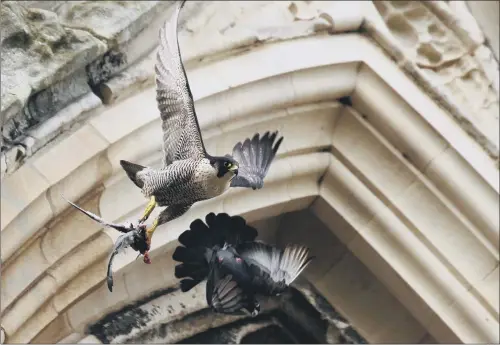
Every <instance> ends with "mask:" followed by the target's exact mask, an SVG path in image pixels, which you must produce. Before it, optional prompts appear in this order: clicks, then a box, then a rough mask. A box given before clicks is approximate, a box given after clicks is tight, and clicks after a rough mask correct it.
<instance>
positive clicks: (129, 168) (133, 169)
mask: <svg viewBox="0 0 500 345" xmlns="http://www.w3.org/2000/svg"><path fill="white" fill-rule="evenodd" d="M120 165H121V166H122V168H123V170H125V172H126V173H127V176H128V178H129V179H131V180H132V182H134V184H135V185H136V186H137V187H139V188H141V189H142V187H143V186H144V182H143V181H141V180H140V179H138V178H137V173H138V172H139V171H141V170H143V169H145V168H146V167H144V166H142V165H139V164H135V163H130V162H128V161H125V160H120Z"/></svg>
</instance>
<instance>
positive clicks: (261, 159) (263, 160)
mask: <svg viewBox="0 0 500 345" xmlns="http://www.w3.org/2000/svg"><path fill="white" fill-rule="evenodd" d="M277 135H278V132H274V133H272V134H270V133H269V132H266V133H265V134H264V135H263V136H262V138H260V136H259V134H258V133H257V134H255V135H254V136H253V138H252V139H251V140H250V139H246V140H245V141H244V142H243V144H242V143H241V142H239V143H237V144H236V145H235V146H234V148H233V157H234V159H235V160H236V161H238V164H239V166H238V175H237V176H235V177H234V178H233V179H232V181H231V187H246V188H252V189H254V190H255V189H260V188H262V187H263V186H264V178H265V177H266V175H267V172H268V170H269V167H270V166H271V163H272V161H273V159H274V157H275V156H276V152H277V151H278V149H279V147H280V145H281V142H282V140H283V137H280V138H279V139H278V141H277V142H276V143H274V141H275V140H276V136H277Z"/></svg>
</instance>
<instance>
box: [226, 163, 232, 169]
mask: <svg viewBox="0 0 500 345" xmlns="http://www.w3.org/2000/svg"><path fill="white" fill-rule="evenodd" d="M224 166H225V167H226V168H230V167H231V166H232V164H231V163H229V162H224Z"/></svg>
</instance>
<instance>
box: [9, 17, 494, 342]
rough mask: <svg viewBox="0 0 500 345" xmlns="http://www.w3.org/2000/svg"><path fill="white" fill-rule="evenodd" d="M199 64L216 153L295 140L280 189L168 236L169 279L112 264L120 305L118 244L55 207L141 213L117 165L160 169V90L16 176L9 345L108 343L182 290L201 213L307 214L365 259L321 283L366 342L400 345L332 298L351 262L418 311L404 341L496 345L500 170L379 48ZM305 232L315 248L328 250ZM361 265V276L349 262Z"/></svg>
mask: <svg viewBox="0 0 500 345" xmlns="http://www.w3.org/2000/svg"><path fill="white" fill-rule="evenodd" d="M297 13H302V14H301V15H303V16H306V14H307V13H308V12H307V11H305V10H304V12H300V11H297ZM304 13H305V14H304ZM306 17H307V16H306ZM304 52H307V54H304ZM300 54H302V55H301V56H303V57H304V58H303V59H285V60H284V59H283V58H282V57H283V56H290V57H293V56H298V55H300ZM261 61H266V64H262V63H261ZM190 66H191V67H190V68H189V69H188V71H187V73H188V77H189V80H190V84H191V86H192V89H193V94H194V97H195V99H196V107H197V112H198V114H199V116H200V125H201V127H202V131H203V136H204V138H206V144H207V149H208V150H209V151H210V152H214V153H215V154H222V153H225V152H227V151H228V150H230V148H231V147H232V145H233V144H234V142H236V141H238V140H241V138H244V137H246V136H248V135H252V134H253V133H254V132H255V131H256V130H257V131H263V130H269V129H270V128H276V129H279V130H280V131H281V132H282V133H283V134H284V135H285V138H286V140H285V141H284V143H283V146H282V150H280V151H281V152H280V155H279V157H278V160H277V161H276V163H275V164H274V165H273V167H272V168H271V170H270V175H269V179H268V181H266V188H264V189H263V190H262V191H259V192H254V193H251V192H248V193H247V192H241V191H231V192H229V193H228V194H227V195H226V196H224V197H221V198H217V199H216V200H212V201H209V202H206V203H200V204H198V205H196V206H195V207H193V209H192V212H191V213H190V215H189V216H188V217H181V218H180V219H178V220H176V221H174V222H172V224H169V226H168V227H160V228H159V229H158V231H157V232H156V233H155V240H154V241H153V244H154V248H153V251H152V258H153V261H154V260H157V262H158V263H159V264H160V266H155V267H161V269H158V270H154V269H153V268H143V266H140V267H138V266H136V265H135V264H134V259H135V255H133V254H132V253H131V254H130V255H126V256H124V257H122V258H121V259H120V260H119V261H118V262H117V263H116V267H115V269H116V272H115V277H116V292H114V293H112V294H109V293H108V291H107V290H106V289H105V286H104V283H103V277H104V271H105V260H106V258H105V257H106V254H107V253H108V250H109V248H110V246H111V243H112V240H113V239H114V238H115V237H116V234H114V233H113V232H110V231H107V230H104V231H101V230H102V229H100V228H98V227H96V226H95V225H93V224H91V222H88V221H86V220H84V219H83V218H79V217H78V215H77V214H76V213H75V212H73V211H72V210H68V209H67V205H66V204H65V203H64V201H63V200H61V198H60V197H59V195H60V194H61V193H62V194H63V195H65V196H66V197H68V198H70V199H71V200H75V201H78V203H80V204H81V205H82V206H84V207H85V208H87V209H90V210H91V211H93V212H95V213H97V214H100V215H102V216H103V217H105V218H106V219H109V220H125V219H128V218H130V219H135V218H137V217H138V215H139V213H140V211H141V208H142V207H144V203H145V201H144V199H142V198H141V195H140V192H139V191H138V190H137V188H135V187H134V186H133V185H131V184H130V183H129V181H127V179H126V177H125V176H124V173H123V172H122V171H121V170H120V167H119V164H118V160H119V159H129V160H132V161H136V162H138V163H142V164H152V165H156V164H158V163H159V162H160V160H161V157H160V153H159V151H160V147H161V142H160V140H161V129H160V128H161V127H160V125H159V119H158V118H157V116H156V109H155V107H156V105H155V104H154V101H153V100H154V89H153V88H146V89H145V90H144V91H142V92H141V93H138V94H134V95H132V96H130V97H129V98H127V99H120V98H117V100H119V102H116V103H115V104H113V105H112V106H111V107H109V108H108V109H106V110H105V111H104V112H102V113H101V114H99V115H98V116H96V117H94V118H92V119H91V120H90V121H88V122H87V123H85V124H84V125H82V126H81V127H80V128H77V129H76V130H75V131H74V132H71V133H69V135H67V136H61V137H60V138H59V141H58V142H57V145H53V146H50V147H46V148H44V149H43V150H41V151H40V152H39V153H38V154H37V155H35V156H33V157H32V158H31V159H30V160H29V161H28V162H27V164H25V165H23V166H22V167H21V169H19V170H17V171H16V172H15V173H14V174H12V175H10V176H8V177H7V178H5V179H4V180H3V181H2V202H1V207H2V224H1V229H2V264H3V265H2V289H1V293H2V296H1V297H2V311H1V313H2V327H3V328H4V329H5V332H6V336H7V341H8V342H9V341H11V342H28V341H35V340H36V341H38V342H53V341H58V340H66V341H70V340H71V341H79V340H82V342H87V341H91V340H92V339H94V341H96V339H97V338H96V337H95V336H90V335H89V338H85V339H82V337H83V336H84V334H85V330H86V329H88V326H89V325H92V324H95V323H96V321H98V319H99V318H101V317H102V316H103V315H107V314H109V313H111V312H117V311H119V310H122V311H123V309H122V308H123V307H124V306H125V305H127V304H130V303H133V302H134V301H138V300H140V299H141V298H144V297H145V296H147V295H148V294H150V293H152V292H154V291H157V290H158V289H160V288H162V287H165V286H172V285H173V284H174V282H173V281H172V277H173V273H172V270H171V268H172V267H171V262H170V263H169V262H168V260H167V259H165V260H167V261H165V262H163V261H162V260H164V259H162V258H165V257H168V255H166V253H168V251H169V250H171V249H172V248H173V246H175V239H176V237H177V236H178V235H179V233H180V232H181V231H182V230H184V229H185V228H186V226H187V225H188V224H189V222H190V221H191V220H192V219H193V218H196V217H203V216H204V215H205V214H206V213H207V212H210V211H213V212H229V213H231V214H242V215H244V216H245V217H246V218H247V219H248V220H249V221H252V222H254V221H267V220H268V219H271V218H272V217H275V216H278V215H280V214H284V213H288V212H292V211H298V210H303V209H308V210H310V211H311V212H312V213H314V215H315V216H316V217H317V218H319V219H320V220H321V222H323V223H324V224H326V225H327V226H328V231H331V232H332V233H334V234H335V236H337V237H338V238H340V239H341V241H342V242H343V243H344V244H345V246H346V247H347V248H348V250H349V252H350V253H351V254H349V255H348V258H346V261H345V263H344V264H343V265H342V266H341V268H342V269H341V268H338V267H337V268H335V267H333V268H332V267H331V266H328V265H327V266H326V267H321V266H314V267H312V268H311V273H310V275H311V277H308V279H311V281H314V285H315V287H316V288H317V289H318V290H319V291H320V293H321V294H322V295H323V296H325V298H326V299H327V300H328V302H329V303H331V304H332V305H334V306H335V307H336V308H338V309H339V310H341V311H343V315H345V317H346V319H348V320H349V323H351V324H352V325H353V327H354V328H356V329H360V333H361V334H363V336H364V337H365V338H366V339H367V341H372V342H383V341H384V339H388V335H387V334H388V333H383V332H382V333H378V334H377V332H376V331H377V329H379V328H380V327H378V326H379V325H377V324H373V323H370V320H372V319H376V318H375V317H373V318H370V319H368V320H367V318H366V316H365V318H363V314H365V315H372V314H369V313H368V310H366V308H367V307H366V305H368V304H366V305H364V308H365V309H361V310H364V313H361V312H355V311H353V309H356V308H358V307H359V305H357V304H356V301H357V300H356V299H354V298H347V297H345V296H340V295H338V294H335V293H329V291H332V288H331V287H332V286H334V285H333V284H334V283H333V282H337V284H338V285H339V286H341V287H342V289H343V290H342V291H344V292H346V293H347V292H349V290H353V286H351V285H349V284H344V285H342V284H341V282H340V281H339V280H336V278H337V277H338V275H339V274H340V273H339V272H341V273H342V274H347V273H349V270H352V269H353V267H358V268H360V269H365V270H369V271H370V272H372V273H373V275H375V276H376V277H377V279H378V280H380V282H381V284H382V285H383V286H384V289H382V288H377V291H383V292H381V293H383V294H386V296H388V297H387V299H388V300H391V301H392V302H391V303H393V304H394V306H399V307H398V308H400V310H401V313H403V314H401V315H405V317H401V316H400V314H394V315H390V314H389V313H387V314H384V315H385V317H384V318H383V319H386V320H390V321H391V323H393V324H394V323H398V322H401V325H402V326H401V327H399V328H398V329H399V330H401V329H404V330H405V334H406V335H407V336H408V334H410V335H411V336H412V337H413V338H411V341H412V342H413V341H415V342H418V341H425V339H427V341H429V339H430V341H432V340H437V341H440V342H450V341H451V342H457V341H462V342H498V337H499V336H498V293H497V292H498V227H499V226H498V212H497V210H498V206H499V205H498V190H499V186H498V169H497V168H496V167H495V164H494V162H492V160H491V158H490V157H488V155H487V154H486V153H485V151H484V149H483V147H481V145H479V144H477V142H475V141H474V140H473V139H472V138H471V137H470V136H468V135H466V133H464V131H463V129H462V128H461V127H460V126H459V125H457V123H456V122H455V121H454V120H453V118H452V117H450V116H449V113H447V112H446V111H444V110H443V108H441V107H440V106H439V104H436V102H434V101H433V99H432V98H431V97H429V95H428V94H426V93H424V92H422V89H421V88H420V87H419V86H417V85H416V84H415V82H414V80H412V79H410V78H409V77H408V76H407V75H405V73H403V72H402V71H401V69H400V68H399V67H398V66H397V65H396V64H395V63H394V62H393V61H391V59H390V58H388V57H387V55H386V54H385V52H384V51H383V50H382V49H380V48H379V47H378V46H377V45H375V44H374V43H373V41H371V40H370V39H369V38H367V37H363V36H362V35H359V34H354V33H351V34H336V35H333V36H329V35H318V36H313V37H303V38H300V39H296V40H288V41H286V40H285V41H280V42H269V43H265V44H257V45H256V46H252V47H251V48H249V49H247V50H246V51H242V50H239V49H236V50H234V51H229V52H227V53H225V54H222V53H221V52H220V51H219V52H217V54H214V55H212V56H211V59H206V60H205V61H197V62H196V63H195V60H193V61H192V63H191V64H190ZM241 66H245V67H246V68H244V69H242V68H241ZM213 75H217V76H218V78H216V79H214V78H213ZM249 95H252V97H249ZM148 107H149V108H148ZM139 112H140V113H141V114H144V116H140V117H139V116H137V113H139ZM304 133H314V134H315V135H313V136H312V135H303V134H304ZM138 142H141V143H143V145H137V143H138ZM76 150H78V152H79V155H75V154H74V152H76ZM55 162H57V164H55ZM299 219H301V218H299ZM270 222H271V221H270ZM296 222H298V220H297V221H296ZM266 224H268V223H265V224H264V225H263V226H268V225H266ZM346 224H347V225H346ZM297 228H298V229H300V230H301V231H299V232H298V234H299V235H300V234H302V237H300V236H299V235H297V236H299V237H297V238H300V239H301V241H304V243H306V241H308V240H310V241H312V240H313V239H314V238H316V237H315V236H309V237H311V238H308V237H307V236H306V237H305V238H304V234H306V233H307V231H308V230H309V229H307V228H306V227H297ZM20 229H22V231H19V230H20ZM75 229H78V230H80V231H75ZM297 238H296V239H295V240H294V241H297ZM308 244H309V243H308ZM310 245H311V246H314V245H315V244H314V243H310ZM315 248H316V249H315V253H321V251H322V250H323V252H326V253H328V254H330V255H324V256H323V258H322V259H321V260H318V262H323V263H328V264H332V263H331V261H328V260H329V259H331V256H332V255H331V254H332V253H335V252H336V250H335V249H334V247H332V246H330V247H322V246H320V245H318V244H316V247H315ZM321 248H323V249H321ZM325 248H326V249H325ZM464 252H467V253H468V255H467V256H464V255H463V253H464ZM354 257H357V258H359V260H360V261H361V262H362V263H360V264H357V265H354V264H352V261H353V260H354V259H353V258H354ZM83 258H85V259H83ZM470 258H473V260H469V259H470ZM28 263H29V264H28ZM325 265H326V264H325ZM150 266H153V265H150ZM140 268H142V270H141V269H140ZM138 270H140V272H141V274H143V278H142V279H140V280H138V279H136V278H134V277H135V276H134V272H138ZM321 278H324V279H323V280H321ZM359 286H363V284H361V283H360V284H359ZM370 291H371V290H370ZM386 291H390V293H387V292H386ZM199 293H200V294H201V295H202V291H200V292H199ZM339 296H340V297H339ZM349 296H350V295H349ZM364 296H365V298H367V299H368V300H370V296H371V298H372V301H373V295H370V294H367V295H364ZM377 296H378V295H377ZM341 297H342V298H341ZM357 297H359V295H357ZM358 300H359V298H358ZM194 303H198V302H196V301H195V302H194ZM391 306H392V304H391ZM382 307H383V306H381V308H382ZM202 308H203V307H199V309H202ZM345 310H348V312H345ZM167 314H168V311H165V313H163V314H162V315H163V316H165V315H167ZM163 316H162V317H163ZM407 320H411V322H410V321H407ZM415 320H416V321H415ZM263 322H271V321H270V320H267V321H263ZM272 322H278V321H272ZM414 324H418V325H419V326H418V327H417V326H414ZM398 325H399V323H398ZM404 325H406V326H407V327H408V329H411V330H412V332H409V331H408V332H406V330H407V329H406V328H404V327H403V326H404ZM408 325H410V326H411V327H410V326H408ZM153 328H154V327H153ZM281 329H286V327H282V328H281ZM387 329H389V328H387ZM387 329H384V331H386V332H387ZM367 330H368V331H367ZM159 331H160V330H158V332H159ZM334 331H335V329H334V328H333V332H334ZM362 331H363V332H362ZM232 332H233V331H228V332H227V334H233V333H232ZM394 332H395V331H394V330H393V333H394ZM139 333H140V332H139ZM334 333H335V332H334ZM429 334H430V335H429ZM398 336H399V334H398ZM92 337H93V338H92ZM68 339H69V340H68ZM184 339H186V338H184ZM405 339H406V338H405ZM247 341H248V338H247ZM403 342H404V341H403Z"/></svg>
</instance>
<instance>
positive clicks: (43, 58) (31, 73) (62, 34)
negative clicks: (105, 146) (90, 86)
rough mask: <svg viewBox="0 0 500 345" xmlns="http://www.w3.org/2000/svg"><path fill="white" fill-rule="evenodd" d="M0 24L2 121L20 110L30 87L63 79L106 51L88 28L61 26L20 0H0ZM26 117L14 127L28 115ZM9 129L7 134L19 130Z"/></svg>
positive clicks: (51, 15) (13, 134)
mask: <svg viewBox="0 0 500 345" xmlns="http://www.w3.org/2000/svg"><path fill="white" fill-rule="evenodd" d="M1 26H2V35H1V42H2V85H1V96H2V107H1V112H2V114H1V118H2V120H5V119H6V117H7V115H8V116H9V117H11V116H12V115H14V114H16V113H17V112H18V111H20V110H21V108H22V106H23V105H24V103H25V102H26V100H27V97H28V96H29V95H30V94H31V92H32V91H35V92H36V91H38V90H42V89H44V88H47V87H48V86H50V85H52V84H54V83H55V82H57V81H60V80H62V79H64V78H65V77H67V76H69V75H70V74H72V73H73V72H75V71H76V70H78V69H79V68H81V67H83V66H85V65H86V64H88V63H89V62H91V61H92V60H94V59H95V58H96V57H98V56H99V55H101V54H102V53H104V52H105V51H106V45H105V44H104V43H103V42H102V41H101V40H99V39H97V38H96V37H94V36H93V35H91V34H89V33H88V32H86V31H83V30H78V29H71V28H67V27H64V26H63V25H62V24H61V23H60V22H59V20H58V17H57V15H56V14H55V13H53V12H50V11H47V10H43V9H36V8H30V9H28V8H25V7H24V6H22V4H20V3H18V2H2V5H1ZM25 121H26V122H27V124H18V126H21V127H22V126H25V125H29V124H30V123H31V121H32V120H30V119H26V120H25ZM2 122H3V121H2ZM15 127H17V126H15ZM9 132H10V133H9V137H11V138H12V137H16V136H18V134H19V133H17V131H16V130H14V129H12V128H9ZM4 134H6V133H5V131H4Z"/></svg>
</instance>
